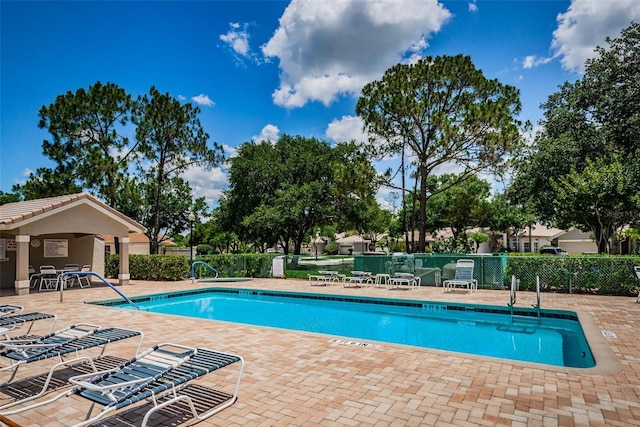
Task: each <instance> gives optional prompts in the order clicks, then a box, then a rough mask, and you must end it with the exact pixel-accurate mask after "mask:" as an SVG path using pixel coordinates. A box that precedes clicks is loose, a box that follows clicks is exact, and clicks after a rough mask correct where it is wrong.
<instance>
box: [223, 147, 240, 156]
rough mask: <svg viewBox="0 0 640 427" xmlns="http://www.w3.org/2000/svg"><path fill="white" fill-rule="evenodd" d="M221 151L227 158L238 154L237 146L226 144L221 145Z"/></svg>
mask: <svg viewBox="0 0 640 427" xmlns="http://www.w3.org/2000/svg"><path fill="white" fill-rule="evenodd" d="M222 151H224V155H225V157H226V158H228V159H230V158H232V157H235V156H236V155H237V154H238V148H237V147H232V146H231V145H227V144H223V145H222Z"/></svg>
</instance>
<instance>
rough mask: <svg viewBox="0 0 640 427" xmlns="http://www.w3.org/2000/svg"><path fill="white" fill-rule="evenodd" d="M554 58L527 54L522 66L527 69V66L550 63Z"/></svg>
mask: <svg viewBox="0 0 640 427" xmlns="http://www.w3.org/2000/svg"><path fill="white" fill-rule="evenodd" d="M552 59H553V57H549V58H540V57H537V56H535V55H528V56H525V57H524V59H523V60H522V68H525V69H526V68H533V67H537V66H538V65H543V64H546V63H548V62H549V61H551V60H552Z"/></svg>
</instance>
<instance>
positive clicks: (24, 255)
mask: <svg viewBox="0 0 640 427" xmlns="http://www.w3.org/2000/svg"><path fill="white" fill-rule="evenodd" d="M30 241H31V236H29V235H24V234H18V235H16V246H17V248H16V281H15V282H14V283H15V290H16V295H29V242H30Z"/></svg>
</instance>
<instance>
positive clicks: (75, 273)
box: [58, 271, 140, 310]
mask: <svg viewBox="0 0 640 427" xmlns="http://www.w3.org/2000/svg"><path fill="white" fill-rule="evenodd" d="M69 276H95V277H97V278H98V279H100V281H101V282H102V283H104V284H105V285H107V286H108V287H110V288H111V289H113V290H114V291H115V292H116V293H117V294H118V295H120V296H121V297H122V299H124V300H125V301H126V302H127V303H129V304H131V305H132V306H133V307H134V308H135V309H136V310H140V307H138V306H137V305H136V303H134V302H133V301H131V300H130V299H129V297H127V296H126V295H125V294H123V293H122V292H120V291H119V290H117V289H116V287H115V286H113V285H112V284H111V283H109V282H108V281H107V279H105V278H104V277H102V276H101V275H99V274H98V273H95V272H93V271H67V272H65V273H62V274H61V275H59V276H58V281H59V282H60V302H63V291H64V283H65V281H66V279H67V277H69Z"/></svg>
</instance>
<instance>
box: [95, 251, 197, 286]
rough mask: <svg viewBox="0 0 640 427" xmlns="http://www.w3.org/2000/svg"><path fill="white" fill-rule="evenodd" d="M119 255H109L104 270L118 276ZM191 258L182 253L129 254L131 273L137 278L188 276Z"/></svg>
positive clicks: (151, 278) (164, 278)
mask: <svg viewBox="0 0 640 427" xmlns="http://www.w3.org/2000/svg"><path fill="white" fill-rule="evenodd" d="M119 260H120V256H119V255H108V256H107V257H106V259H105V266H104V272H105V275H106V276H107V277H118V271H119V269H120V268H119V267H120V261H119ZM188 272H189V258H186V257H184V256H181V255H129V274H130V275H131V278H132V279H136V280H159V281H175V280H182V279H184V278H185V277H187V276H188Z"/></svg>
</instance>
